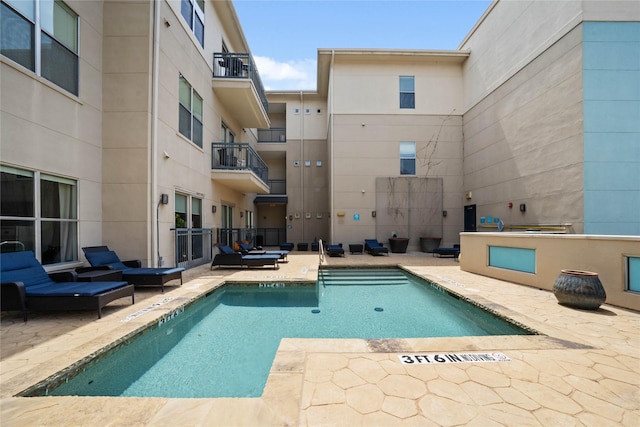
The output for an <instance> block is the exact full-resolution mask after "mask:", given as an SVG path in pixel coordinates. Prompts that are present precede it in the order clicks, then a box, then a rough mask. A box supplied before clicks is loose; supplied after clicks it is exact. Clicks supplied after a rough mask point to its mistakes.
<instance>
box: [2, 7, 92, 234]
mask: <svg viewBox="0 0 640 427" xmlns="http://www.w3.org/2000/svg"><path fill="white" fill-rule="evenodd" d="M66 4H67V5H68V6H69V7H71V8H72V9H73V10H74V11H75V12H76V13H77V14H78V16H79V21H80V25H79V28H80V33H79V38H80V46H81V49H80V56H79V91H78V96H74V95H72V94H70V93H69V92H67V91H65V90H63V89H61V88H60V87H58V86H57V85H55V84H53V83H51V82H49V81H48V80H46V79H44V78H42V77H39V76H38V75H36V74H35V73H33V72H31V71H29V70H28V69H26V68H24V67H22V66H20V65H18V64H16V63H14V62H13V61H11V60H10V59H7V58H5V57H4V56H3V57H1V65H0V67H1V68H0V82H1V83H0V84H1V88H0V93H2V102H1V103H0V110H1V116H0V122H1V124H0V153H1V154H0V155H1V158H0V160H1V161H2V162H3V163H6V164H9V165H12V166H16V167H22V168H26V169H28V170H35V171H41V172H45V173H49V174H53V175H58V176H62V177H67V178H70V179H73V180H77V182H78V234H79V239H80V247H82V246H86V245H88V244H94V243H98V242H100V241H101V239H102V224H101V221H102V206H103V202H102V197H101V182H102V163H101V158H102V157H101V149H102V134H101V123H102V108H103V99H102V87H103V78H102V67H103V57H102V52H103V50H102V33H103V26H102V2H97V1H96V2H86V1H81V0H80V1H74V0H71V1H66Z"/></svg>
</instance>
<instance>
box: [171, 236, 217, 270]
mask: <svg viewBox="0 0 640 427" xmlns="http://www.w3.org/2000/svg"><path fill="white" fill-rule="evenodd" d="M171 230H172V231H173V232H174V233H175V245H176V246H175V255H176V259H175V265H176V267H184V268H192V267H196V266H198V265H202V264H206V263H209V262H211V259H212V253H213V252H212V238H213V229H212V228H173V229H171Z"/></svg>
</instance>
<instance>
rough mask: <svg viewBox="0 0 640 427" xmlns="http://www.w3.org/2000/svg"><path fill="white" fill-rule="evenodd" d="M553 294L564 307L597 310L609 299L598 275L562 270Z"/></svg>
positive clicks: (588, 272)
mask: <svg viewBox="0 0 640 427" xmlns="http://www.w3.org/2000/svg"><path fill="white" fill-rule="evenodd" d="M553 293H554V295H555V296H556V298H557V299H558V302H559V303H560V304H562V305H567V306H570V307H575V308H581V309H585V310H596V309H597V308H598V307H600V305H601V304H602V303H603V302H604V301H605V300H606V299H607V294H606V292H605V290H604V287H603V286H602V283H601V282H600V279H599V278H598V273H594V272H591V271H581V270H560V275H559V276H558V278H557V279H556V283H555V284H554V285H553Z"/></svg>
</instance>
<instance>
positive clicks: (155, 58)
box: [149, 1, 163, 267]
mask: <svg viewBox="0 0 640 427" xmlns="http://www.w3.org/2000/svg"><path fill="white" fill-rule="evenodd" d="M152 3H153V33H152V37H153V46H152V51H151V150H150V151H151V153H150V154H151V185H150V189H149V191H150V193H151V194H150V199H151V200H156V199H158V201H157V206H155V210H153V209H152V213H151V215H152V218H153V222H154V223H155V224H156V227H155V230H154V231H152V238H151V241H152V242H153V243H155V249H156V255H155V256H153V258H152V265H157V266H158V267H162V264H163V262H162V257H161V256H160V214H159V210H160V209H159V208H160V199H159V198H160V196H159V194H157V193H158V188H157V186H158V84H159V83H158V79H159V76H158V69H159V64H158V62H159V57H160V55H159V51H160V7H161V5H160V2H157V1H154V2H152ZM152 206H153V204H152ZM153 243H152V244H153Z"/></svg>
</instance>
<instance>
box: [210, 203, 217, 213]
mask: <svg viewBox="0 0 640 427" xmlns="http://www.w3.org/2000/svg"><path fill="white" fill-rule="evenodd" d="M217 210H218V208H217V207H216V205H211V213H216V211H217Z"/></svg>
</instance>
